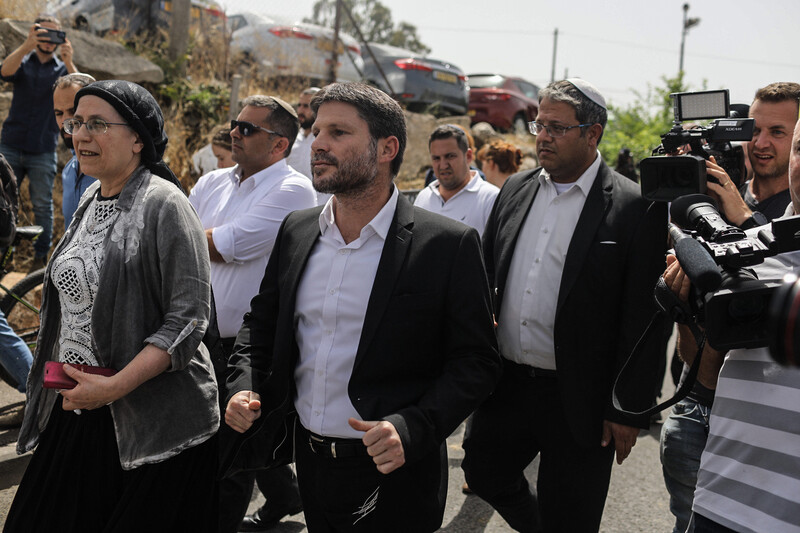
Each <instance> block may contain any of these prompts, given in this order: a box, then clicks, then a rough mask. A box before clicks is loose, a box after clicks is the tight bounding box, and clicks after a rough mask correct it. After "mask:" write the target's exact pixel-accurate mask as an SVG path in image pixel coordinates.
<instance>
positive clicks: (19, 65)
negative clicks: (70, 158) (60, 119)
mask: <svg viewBox="0 0 800 533" xmlns="http://www.w3.org/2000/svg"><path fill="white" fill-rule="evenodd" d="M60 29H61V25H60V24H59V22H58V20H57V19H55V18H54V17H52V16H50V15H41V16H39V17H38V18H37V19H36V21H35V22H34V24H33V25H32V26H31V27H30V30H28V36H27V38H26V39H25V41H24V42H23V43H22V44H21V45H20V46H19V47H17V49H16V50H14V51H13V52H11V53H10V54H9V55H8V57H6V58H5V59H4V60H3V63H2V65H0V79H2V81H6V82H10V83H12V84H13V85H14V92H13V96H12V98H11V108H10V109H9V111H8V118H7V119H6V121H5V122H4V123H3V129H2V133H0V153H2V154H3V155H4V156H5V157H6V159H7V160H8V163H9V164H10V165H11V168H13V169H14V174H15V175H16V176H17V182H18V184H19V185H20V186H21V185H22V181H23V180H24V179H25V177H26V176H27V177H28V178H29V184H28V188H29V191H30V198H31V203H32V204H33V214H34V218H35V220H36V224H38V225H39V226H42V228H43V231H42V234H41V236H39V238H38V239H37V240H36V244H35V245H34V247H33V248H34V251H35V257H34V260H33V264H32V266H31V271H33V270H36V269H39V268H42V267H43V266H44V265H45V263H47V253H48V251H49V250H50V241H52V238H53V237H52V232H53V180H54V179H55V176H56V164H57V157H56V144H57V142H58V125H57V124H56V119H55V117H54V116H53V93H52V87H53V83H54V82H55V81H56V80H57V79H58V78H60V77H61V76H64V75H66V74H68V73H73V72H76V71H77V69H76V68H75V64H74V63H73V62H72V45H71V44H70V42H69V39H66V37H64V36H63V35H62V37H63V44H62V43H61V42H54V41H53V40H52V39H53V37H52V36H51V35H50V33H49V32H51V31H54V30H60ZM59 49H60V50H59ZM57 50H59V54H60V56H61V59H59V58H58V57H56V51H57Z"/></svg>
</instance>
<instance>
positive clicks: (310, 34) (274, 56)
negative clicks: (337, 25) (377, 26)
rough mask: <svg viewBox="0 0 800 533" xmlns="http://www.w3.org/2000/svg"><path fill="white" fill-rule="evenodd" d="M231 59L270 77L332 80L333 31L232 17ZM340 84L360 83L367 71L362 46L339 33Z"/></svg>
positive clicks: (248, 15)
mask: <svg viewBox="0 0 800 533" xmlns="http://www.w3.org/2000/svg"><path fill="white" fill-rule="evenodd" d="M228 21H229V27H230V29H231V30H232V34H231V57H233V58H237V57H238V58H239V59H240V60H245V61H249V62H252V63H253V64H256V65H258V66H259V67H260V69H261V70H262V72H263V73H264V74H266V75H268V76H281V77H283V76H287V77H289V76H291V77H300V78H307V79H309V80H315V81H325V80H327V79H328V75H329V71H330V64H331V52H332V51H333V30H332V29H331V28H325V27H323V26H317V25H316V24H308V23H305V22H293V21H291V20H289V19H285V18H281V17H278V16H272V15H270V16H266V15H258V14H256V13H238V14H235V15H230V16H229V17H228ZM337 52H338V54H339V57H338V63H337V71H336V76H337V81H358V80H360V79H361V73H362V72H363V70H364V60H363V59H362V58H361V47H360V46H359V45H358V41H356V40H355V39H354V38H353V37H351V36H350V35H347V34H346V33H340V34H339V45H338V47H337Z"/></svg>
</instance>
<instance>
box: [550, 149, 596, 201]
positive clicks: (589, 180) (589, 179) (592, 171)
mask: <svg viewBox="0 0 800 533" xmlns="http://www.w3.org/2000/svg"><path fill="white" fill-rule="evenodd" d="M602 160H603V158H602V157H601V156H600V152H599V151H598V152H597V157H595V158H594V161H593V162H592V164H591V165H589V168H587V169H586V170H585V171H584V173H583V174H581V176H580V177H579V178H578V179H577V180H576V181H575V182H573V184H574V185H577V186H578V188H579V189H580V190H581V191H582V192H583V195H584V196H589V190H591V188H592V184H594V179H595V178H596V177H597V172H598V171H599V170H600V162H601V161H602ZM546 184H549V185H550V186H552V187H555V184H554V182H553V178H551V177H550V174H549V173H548V172H547V171H546V170H545V169H542V171H541V172H540V173H539V185H542V186H543V185H546Z"/></svg>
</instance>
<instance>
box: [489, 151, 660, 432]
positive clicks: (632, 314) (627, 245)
mask: <svg viewBox="0 0 800 533" xmlns="http://www.w3.org/2000/svg"><path fill="white" fill-rule="evenodd" d="M540 171H541V169H536V170H533V171H527V172H521V173H518V174H515V175H513V176H511V177H510V178H509V179H508V181H507V182H506V183H505V185H504V186H503V188H502V190H501V191H500V195H499V196H498V198H497V200H496V202H495V205H494V209H493V211H492V214H491V215H490V217H489V221H488V222H487V224H486V229H485V230H484V234H483V245H484V254H485V261H486V268H487V271H488V274H489V283H490V287H493V288H494V289H493V290H494V294H495V304H496V305H495V309H496V310H497V312H498V316H497V321H498V323H501V322H502V320H503V316H502V315H501V314H499V313H500V309H501V306H502V301H503V294H504V290H505V287H506V278H507V276H508V271H509V267H510V265H511V258H512V256H513V254H514V250H515V249H516V246H517V240H518V238H519V234H520V230H521V228H522V225H523V223H524V221H525V218H526V217H527V215H528V212H529V210H530V208H531V205H532V204H533V199H534V197H535V196H536V193H537V191H538V190H539V180H538V175H539V173H540ZM666 224H667V212H666V205H665V204H651V203H650V202H648V201H646V200H644V199H643V198H641V194H640V189H639V186H638V185H637V184H635V183H633V182H632V181H630V180H629V179H627V178H625V177H624V176H622V175H620V174H618V173H616V172H614V171H613V170H611V169H609V168H608V167H607V166H606V165H605V163H602V162H601V165H600V169H599V171H598V175H597V178H596V179H595V181H594V184H593V185H592V188H591V189H590V191H589V194H588V196H587V198H586V203H585V204H584V207H583V211H582V212H581V215H580V217H579V219H578V223H577V225H576V227H575V232H574V234H573V236H572V240H571V241H570V245H569V248H568V251H567V257H566V260H565V263H564V270H563V274H562V278H561V286H560V287H559V291H558V303H557V308H556V319H555V327H554V336H555V356H556V367H557V369H558V375H559V388H560V392H561V400H562V402H563V406H564V411H565V414H566V417H567V419H568V423H569V426H570V428H571V430H572V433H573V435H574V437H575V438H576V440H577V441H578V442H579V443H582V444H583V445H586V446H594V445H597V444H599V442H600V436H601V430H602V421H603V419H609V420H611V421H614V422H621V423H625V424H628V425H638V426H640V427H647V424H648V420H646V419H641V418H639V419H637V418H630V417H626V416H623V415H622V413H619V412H617V411H615V410H614V409H613V407H612V406H611V389H612V385H613V383H614V378H615V377H616V374H617V371H618V370H619V369H620V367H621V365H622V363H624V361H625V359H626V358H627V356H628V354H629V353H630V352H631V350H632V348H633V346H634V345H635V343H636V341H637V340H638V339H639V337H640V336H641V335H642V333H643V332H644V330H645V328H646V326H647V324H648V321H649V320H650V319H651V318H652V317H653V315H654V313H655V309H656V308H655V304H654V301H653V288H654V287H655V284H656V281H657V280H658V277H659V275H660V274H661V273H662V272H663V271H664V268H665V260H664V253H665V251H666V243H667V236H666V235H667V229H666ZM659 337H660V335H653V336H652V338H650V339H649V342H648V343H647V344H646V346H644V347H643V349H642V351H641V352H640V354H639V356H638V357H637V364H636V366H635V372H634V375H635V376H636V378H637V379H636V380H635V381H634V382H633V383H626V387H625V390H624V391H623V395H622V400H623V405H624V406H625V407H626V408H629V409H634V408H636V407H640V408H641V409H638V410H643V409H644V408H646V407H650V406H651V405H652V400H653V397H654V393H655V390H656V381H657V373H658V372H657V367H658V358H659V357H663V354H662V353H659V348H658V345H659V341H660V338H659Z"/></svg>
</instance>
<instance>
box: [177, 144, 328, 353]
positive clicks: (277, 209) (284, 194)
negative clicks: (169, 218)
mask: <svg viewBox="0 0 800 533" xmlns="http://www.w3.org/2000/svg"><path fill="white" fill-rule="evenodd" d="M240 178H241V169H240V168H239V165H236V166H235V167H232V168H224V169H220V170H215V171H213V172H210V173H208V174H206V175H205V176H203V177H202V178H200V180H199V181H198V182H197V184H196V185H195V186H194V188H193V189H192V192H191V194H189V201H190V202H191V203H192V205H193V206H194V208H195V209H196V210H197V214H198V215H199V216H200V221H201V222H202V224H203V228H205V229H209V228H214V231H213V234H212V237H213V239H214V246H215V247H216V249H217V251H218V252H219V253H220V255H221V256H222V258H223V259H224V260H225V262H224V263H220V262H216V261H212V262H211V287H212V289H213V290H214V299H215V301H216V304H217V321H218V323H219V333H220V335H221V336H222V337H223V338H225V337H235V336H236V334H237V333H238V331H239V328H240V327H241V325H242V317H243V316H244V314H245V312H247V311H248V310H249V309H250V300H251V299H252V298H253V296H255V294H256V293H257V292H258V287H259V285H260V284H261V278H263V277H264V270H265V269H266V266H267V260H268V259H269V254H270V253H271V252H272V246H273V245H274V244H275V238H276V237H277V235H278V229H279V228H280V225H281V222H283V219H284V218H285V217H286V215H288V214H289V213H291V212H292V211H295V210H297V209H305V208H308V207H314V206H315V205H316V204H317V196H316V193H315V192H314V188H313V187H312V186H311V182H310V181H309V180H308V178H306V177H305V176H303V175H301V174H300V173H299V172H297V171H295V170H293V169H292V168H290V167H289V166H288V165H287V164H286V160H285V159H281V160H280V161H278V162H277V163H275V164H273V165H272V166H269V167H267V168H265V169H264V170H261V171H260V172H257V173H255V174H253V175H252V176H250V177H248V178H247V179H246V180H244V181H240Z"/></svg>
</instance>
